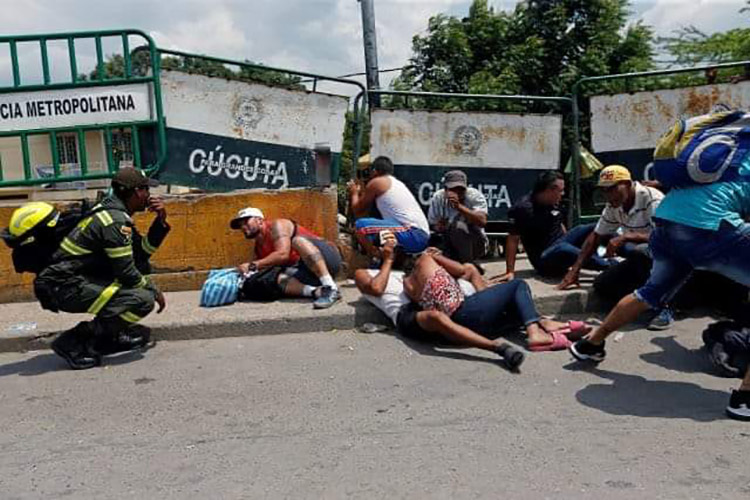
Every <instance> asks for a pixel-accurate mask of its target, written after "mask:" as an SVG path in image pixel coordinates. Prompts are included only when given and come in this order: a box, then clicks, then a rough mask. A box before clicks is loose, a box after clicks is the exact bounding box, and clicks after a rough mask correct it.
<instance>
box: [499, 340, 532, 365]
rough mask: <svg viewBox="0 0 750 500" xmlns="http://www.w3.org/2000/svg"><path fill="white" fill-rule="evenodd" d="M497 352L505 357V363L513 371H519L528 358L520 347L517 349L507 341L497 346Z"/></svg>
mask: <svg viewBox="0 0 750 500" xmlns="http://www.w3.org/2000/svg"><path fill="white" fill-rule="evenodd" d="M495 352H497V353H498V354H499V355H500V356H501V357H502V358H503V361H505V365H506V366H507V367H508V369H510V370H511V371H517V370H518V369H519V368H520V367H521V365H522V364H523V362H524V360H525V359H526V355H525V354H524V353H523V352H522V351H521V350H520V349H516V348H515V347H513V346H512V345H510V344H506V343H502V344H500V345H499V346H497V349H496V350H495Z"/></svg>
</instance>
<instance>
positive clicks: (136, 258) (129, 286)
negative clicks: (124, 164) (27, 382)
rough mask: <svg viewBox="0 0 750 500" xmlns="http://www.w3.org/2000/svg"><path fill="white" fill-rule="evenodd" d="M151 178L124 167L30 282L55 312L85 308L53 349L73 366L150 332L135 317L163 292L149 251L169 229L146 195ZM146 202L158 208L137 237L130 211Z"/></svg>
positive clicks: (93, 362) (88, 363)
mask: <svg viewBox="0 0 750 500" xmlns="http://www.w3.org/2000/svg"><path fill="white" fill-rule="evenodd" d="M151 185H154V181H151V180H150V179H148V178H147V177H146V176H144V175H143V174H142V173H141V172H140V171H138V170H136V169H133V168H122V169H120V170H119V171H118V172H117V174H116V175H115V176H114V178H113V179H112V190H113V194H112V195H110V196H108V197H106V198H104V200H102V202H101V203H100V204H99V205H96V206H95V207H94V208H93V209H92V210H91V211H90V212H89V213H88V214H87V215H86V216H84V217H83V219H81V221H80V222H79V223H78V224H77V226H76V227H75V228H74V229H73V230H72V231H71V232H70V233H69V234H68V235H67V236H66V237H65V238H63V239H62V242H61V243H60V247H59V248H58V250H57V251H56V252H55V253H54V255H53V256H52V261H51V264H50V265H49V266H47V267H46V268H45V269H43V270H42V271H41V272H40V273H39V274H38V276H37V278H36V280H35V281H34V291H35V293H36V296H37V298H38V299H39V301H40V303H41V304H42V307H44V308H45V309H49V310H52V311H64V312H70V313H87V312H88V313H90V314H93V315H94V316H95V318H94V320H93V321H84V322H81V323H79V324H78V325H76V326H75V327H74V328H73V329H71V330H68V331H66V332H63V333H62V334H61V335H60V336H59V337H58V338H57V339H56V340H55V341H54V342H53V343H52V349H53V350H54V351H55V352H56V353H57V354H58V355H60V356H61V357H62V358H64V359H65V361H67V363H68V365H69V366H70V367H71V368H73V369H78V370H80V369H86V368H91V367H93V366H97V365H98V364H100V363H101V355H102V354H110V353H112V352H116V351H123V350H129V349H132V348H137V347H141V346H142V345H144V344H145V343H147V342H148V338H149V331H148V329H147V328H146V327H143V326H140V325H137V323H138V322H139V321H140V320H141V319H143V318H144V317H145V316H146V315H148V314H149V313H150V312H151V311H152V310H153V309H154V305H155V303H158V304H159V311H158V312H161V311H162V310H163V309H164V307H165V305H166V304H165V301H164V296H163V294H162V293H161V292H160V291H159V290H158V289H157V288H156V286H155V285H154V284H153V283H152V282H151V280H150V278H149V277H148V274H150V264H149V258H150V256H151V255H152V254H153V253H154V252H155V251H156V249H157V248H158V247H159V245H160V244H161V243H162V241H163V240H164V238H165V237H166V236H167V233H168V232H169V229H170V227H169V224H168V223H167V212H166V210H165V208H164V205H163V203H162V202H161V200H159V199H158V198H155V197H151V196H150V193H149V187H150V186H151ZM146 209H149V210H151V211H153V212H155V213H156V214H157V217H156V219H155V220H154V222H153V223H152V225H151V227H150V229H149V231H148V234H147V235H146V236H145V237H142V236H141V235H140V234H139V233H138V231H137V230H136V228H135V225H134V224H133V220H132V219H131V215H132V214H134V213H136V212H142V211H144V210H146Z"/></svg>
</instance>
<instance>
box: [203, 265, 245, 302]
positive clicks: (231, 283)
mask: <svg viewBox="0 0 750 500" xmlns="http://www.w3.org/2000/svg"><path fill="white" fill-rule="evenodd" d="M241 284H242V277H241V275H240V272H239V271H238V270H237V269H234V268H229V269H212V270H211V271H210V272H209V273H208V278H207V279H206V282H205V283H203V288H202V289H201V307H217V306H226V305H229V304H234V303H235V302H236V301H237V294H238V292H239V290H240V285H241Z"/></svg>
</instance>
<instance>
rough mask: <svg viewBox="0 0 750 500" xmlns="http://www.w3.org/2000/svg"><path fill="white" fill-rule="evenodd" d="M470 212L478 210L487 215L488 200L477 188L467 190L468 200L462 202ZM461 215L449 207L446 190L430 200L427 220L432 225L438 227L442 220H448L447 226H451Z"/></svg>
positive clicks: (437, 193)
mask: <svg viewBox="0 0 750 500" xmlns="http://www.w3.org/2000/svg"><path fill="white" fill-rule="evenodd" d="M461 203H462V204H463V205H464V206H465V207H466V208H468V209H469V210H477V211H479V212H482V213H485V214H486V213H487V199H486V198H485V197H484V195H483V194H482V192H481V191H479V190H478V189H475V188H471V187H470V188H467V189H466V198H465V199H464V200H463V201H462V202H461ZM459 216H461V213H460V212H459V211H458V210H456V209H455V208H453V207H451V206H450V205H448V198H447V197H446V195H445V189H441V190H439V191H438V192H436V193H435V194H434V195H433V196H432V199H431V200H430V210H429V211H428V212H427V220H428V221H429V223H430V225H432V226H434V225H437V223H438V221H439V220H440V219H446V224H450V223H451V222H453V220H454V219H455V218H456V217H459Z"/></svg>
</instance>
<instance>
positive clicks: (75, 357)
mask: <svg viewBox="0 0 750 500" xmlns="http://www.w3.org/2000/svg"><path fill="white" fill-rule="evenodd" d="M93 337H94V332H93V330H92V329H91V325H90V324H89V323H88V322H87V321H83V322H81V323H78V324H77V325H76V326H74V327H73V328H71V329H70V330H66V331H64V332H63V333H61V334H60V335H58V337H57V338H56V339H55V340H54V341H53V342H52V344H51V345H50V347H51V348H52V350H53V351H55V354H57V355H58V356H60V357H61V358H63V359H64V360H65V361H66V362H67V363H68V366H70V367H71V368H72V369H73V370H87V369H89V368H93V367H95V366H99V365H100V364H101V362H102V358H101V356H100V355H99V353H97V352H96V350H95V349H94V348H93Z"/></svg>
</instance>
